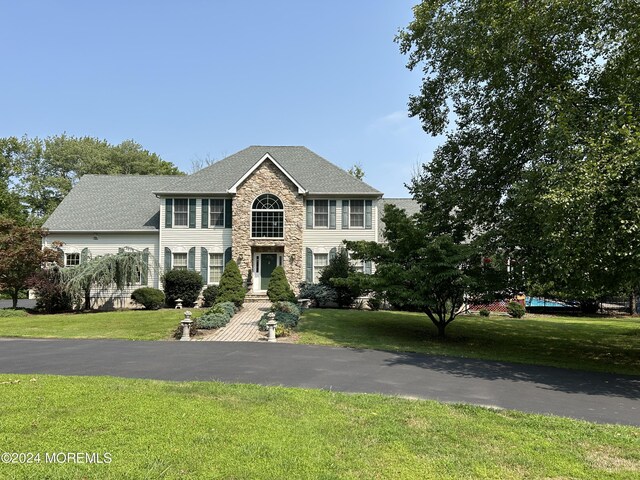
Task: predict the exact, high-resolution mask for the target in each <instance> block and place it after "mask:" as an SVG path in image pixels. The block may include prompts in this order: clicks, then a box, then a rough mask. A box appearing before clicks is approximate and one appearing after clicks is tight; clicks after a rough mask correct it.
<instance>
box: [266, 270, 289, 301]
mask: <svg viewBox="0 0 640 480" xmlns="http://www.w3.org/2000/svg"><path fill="white" fill-rule="evenodd" d="M267 296H268V297H269V300H271V301H272V302H293V301H295V299H296V296H295V294H294V293H293V290H291V286H290V285H289V281H288V280H287V275H286V273H285V271H284V268H282V267H280V266H278V267H276V268H274V269H273V272H272V273H271V278H270V279H269V286H268V287H267Z"/></svg>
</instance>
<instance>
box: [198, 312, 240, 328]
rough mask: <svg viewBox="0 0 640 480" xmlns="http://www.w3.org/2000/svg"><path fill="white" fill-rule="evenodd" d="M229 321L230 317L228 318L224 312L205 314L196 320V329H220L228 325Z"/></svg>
mask: <svg viewBox="0 0 640 480" xmlns="http://www.w3.org/2000/svg"><path fill="white" fill-rule="evenodd" d="M229 320H231V317H229V315H227V314H226V313H225V312H212V313H205V314H204V315H203V316H201V317H200V318H198V320H197V322H196V323H197V327H196V328H200V329H202V330H213V329H215V328H222V327H224V326H226V325H227V324H228V323H229Z"/></svg>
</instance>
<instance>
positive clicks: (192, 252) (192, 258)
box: [187, 247, 196, 272]
mask: <svg viewBox="0 0 640 480" xmlns="http://www.w3.org/2000/svg"><path fill="white" fill-rule="evenodd" d="M187 268H188V269H189V270H191V271H192V272H195V271H196V247H191V248H190V249H189V255H188V257H187Z"/></svg>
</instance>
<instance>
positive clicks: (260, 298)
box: [244, 292, 269, 303]
mask: <svg viewBox="0 0 640 480" xmlns="http://www.w3.org/2000/svg"><path fill="white" fill-rule="evenodd" d="M244 301H245V302H249V303H254V302H268V301H269V297H267V294H266V293H253V292H249V293H247V295H246V296H245V297H244Z"/></svg>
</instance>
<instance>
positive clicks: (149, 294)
mask: <svg viewBox="0 0 640 480" xmlns="http://www.w3.org/2000/svg"><path fill="white" fill-rule="evenodd" d="M131 300H133V301H134V302H136V303H139V304H140V305H142V306H143V307H144V308H146V309H147V310H158V309H160V308H162V306H163V305H164V292H162V290H158V289H157V288H151V287H142V288H137V289H136V290H134V291H133V292H131Z"/></svg>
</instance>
